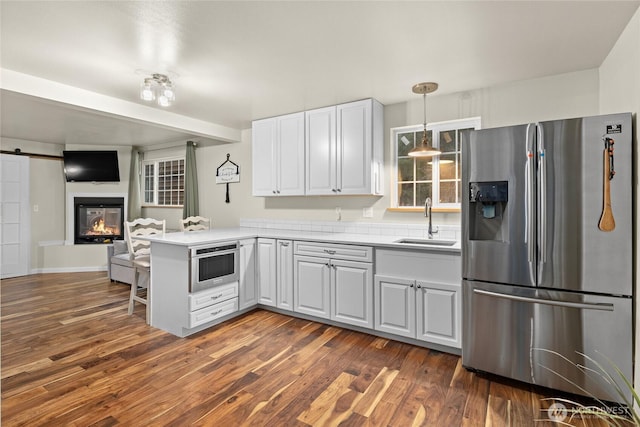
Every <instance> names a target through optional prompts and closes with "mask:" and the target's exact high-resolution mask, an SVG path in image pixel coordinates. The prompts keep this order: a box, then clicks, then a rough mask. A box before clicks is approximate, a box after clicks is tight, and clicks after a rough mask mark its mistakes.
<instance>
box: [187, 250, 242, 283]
mask: <svg viewBox="0 0 640 427" xmlns="http://www.w3.org/2000/svg"><path fill="white" fill-rule="evenodd" d="M189 251H190V256H191V280H190V281H189V292H198V291H201V290H203V289H208V288H212V287H214V286H218V285H222V284H225V283H230V282H234V281H236V280H238V277H239V273H238V263H239V260H238V254H239V250H238V242H220V243H212V244H208V245H201V246H192V247H190V248H189Z"/></svg>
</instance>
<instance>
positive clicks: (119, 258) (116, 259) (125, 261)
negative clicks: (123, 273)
mask: <svg viewBox="0 0 640 427" xmlns="http://www.w3.org/2000/svg"><path fill="white" fill-rule="evenodd" d="M125 246H126V245H125ZM111 264H117V265H122V266H124V267H133V261H132V260H131V258H130V257H129V254H128V253H123V254H119V255H114V256H112V257H111Z"/></svg>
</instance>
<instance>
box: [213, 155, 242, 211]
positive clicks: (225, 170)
mask: <svg viewBox="0 0 640 427" xmlns="http://www.w3.org/2000/svg"><path fill="white" fill-rule="evenodd" d="M229 157H231V155H230V154H228V153H227V160H225V161H224V162H223V163H222V164H221V165H220V166H218V169H216V184H226V185H227V193H226V198H225V200H224V201H225V202H226V203H229V202H230V201H231V199H230V198H229V183H230V182H240V166H238V165H237V164H236V163H234V162H232V161H231V160H229Z"/></svg>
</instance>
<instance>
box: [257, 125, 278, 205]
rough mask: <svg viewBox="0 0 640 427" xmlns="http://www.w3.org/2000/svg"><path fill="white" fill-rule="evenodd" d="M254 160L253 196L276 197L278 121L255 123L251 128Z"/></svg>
mask: <svg viewBox="0 0 640 427" xmlns="http://www.w3.org/2000/svg"><path fill="white" fill-rule="evenodd" d="M251 138H252V142H251V149H252V158H253V165H252V171H253V195H254V196H275V195H276V189H277V188H276V185H277V183H276V167H277V164H276V119H275V118H271V119H263V120H256V121H254V122H253V125H252V128H251Z"/></svg>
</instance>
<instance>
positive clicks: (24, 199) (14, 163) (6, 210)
mask: <svg viewBox="0 0 640 427" xmlns="http://www.w3.org/2000/svg"><path fill="white" fill-rule="evenodd" d="M0 161H1V163H0V258H1V259H2V266H1V269H0V278H3V279H4V278H7V277H16V276H26V275H27V274H29V262H30V261H29V259H30V253H31V250H30V245H31V238H30V233H29V227H30V223H31V215H30V210H29V158H28V157H22V156H13V155H6V154H0Z"/></svg>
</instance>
